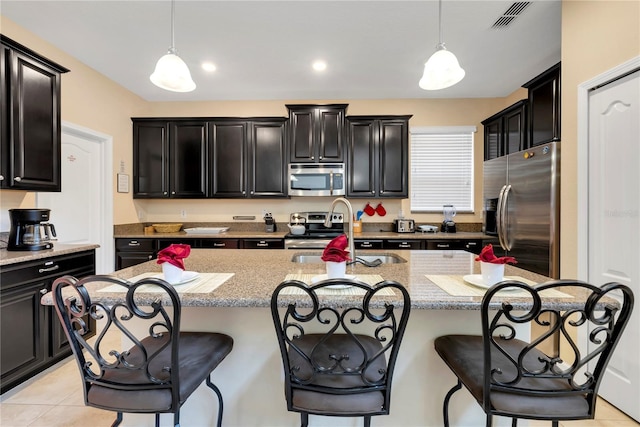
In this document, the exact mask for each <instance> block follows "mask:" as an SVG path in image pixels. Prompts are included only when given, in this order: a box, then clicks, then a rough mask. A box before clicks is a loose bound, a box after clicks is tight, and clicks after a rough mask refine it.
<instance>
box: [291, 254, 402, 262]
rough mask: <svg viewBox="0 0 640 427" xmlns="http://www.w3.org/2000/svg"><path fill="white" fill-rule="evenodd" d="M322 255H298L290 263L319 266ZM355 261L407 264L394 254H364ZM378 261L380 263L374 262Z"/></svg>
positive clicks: (357, 256)
mask: <svg viewBox="0 0 640 427" xmlns="http://www.w3.org/2000/svg"><path fill="white" fill-rule="evenodd" d="M321 257H322V254H316V253H299V254H294V255H293V257H292V258H291V262H296V263H303V264H321V263H323V262H324V261H322V258H321ZM356 259H359V260H362V261H364V262H366V263H378V262H379V263H380V264H400V263H404V262H407V260H406V259H404V258H402V257H401V256H398V255H394V254H366V255H356ZM376 260H380V261H376Z"/></svg>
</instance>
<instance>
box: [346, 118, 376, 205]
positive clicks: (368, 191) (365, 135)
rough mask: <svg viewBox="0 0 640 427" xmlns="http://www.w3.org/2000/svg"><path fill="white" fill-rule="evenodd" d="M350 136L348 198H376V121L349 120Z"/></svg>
mask: <svg viewBox="0 0 640 427" xmlns="http://www.w3.org/2000/svg"><path fill="white" fill-rule="evenodd" d="M348 135H349V136H348V138H349V139H348V141H349V142H348V148H347V150H348V155H347V165H348V168H347V169H348V176H349V179H348V182H347V196H350V197H358V196H360V197H374V196H375V195H376V188H377V183H376V178H377V174H376V169H375V165H376V148H377V147H376V140H377V126H376V123H375V120H373V119H349V121H348Z"/></svg>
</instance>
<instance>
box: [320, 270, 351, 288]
mask: <svg viewBox="0 0 640 427" xmlns="http://www.w3.org/2000/svg"><path fill="white" fill-rule="evenodd" d="M355 278H356V276H354V275H353V274H345V276H344V279H348V280H351V279H355ZM327 279H328V277H327V275H326V274H318V275H317V276H313V277H312V278H311V283H312V284H315V283H318V282H320V281H322V280H327ZM325 287H326V288H328V289H347V288H350V287H351V285H329V286H325Z"/></svg>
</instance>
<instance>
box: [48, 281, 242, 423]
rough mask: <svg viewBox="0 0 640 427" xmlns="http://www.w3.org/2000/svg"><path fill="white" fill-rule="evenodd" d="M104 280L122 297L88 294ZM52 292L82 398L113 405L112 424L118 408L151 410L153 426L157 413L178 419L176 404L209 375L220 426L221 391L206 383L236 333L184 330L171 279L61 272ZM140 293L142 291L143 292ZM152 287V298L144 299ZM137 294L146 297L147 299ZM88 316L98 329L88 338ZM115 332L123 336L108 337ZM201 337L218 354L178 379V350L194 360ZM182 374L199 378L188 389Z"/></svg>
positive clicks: (106, 406) (207, 348)
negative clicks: (108, 299) (106, 299)
mask: <svg viewBox="0 0 640 427" xmlns="http://www.w3.org/2000/svg"><path fill="white" fill-rule="evenodd" d="M105 283H106V284H111V285H114V284H115V285H119V286H121V287H122V289H123V291H125V297H124V299H123V301H122V302H117V303H115V304H113V305H110V306H109V305H106V304H103V303H101V302H98V301H92V300H91V297H90V295H89V292H88V290H87V287H86V285H89V284H105ZM52 292H53V298H54V306H55V309H56V312H57V315H58V318H59V320H60V322H61V323H62V325H63V328H64V331H65V334H66V336H67V339H68V341H69V343H70V345H71V348H72V350H73V354H74V356H75V359H76V361H77V364H78V368H79V369H80V372H81V375H82V379H83V381H82V384H83V390H84V398H85V404H86V405H89V406H94V407H98V408H101V409H106V410H111V411H116V412H117V413H118V415H117V418H116V421H115V422H114V425H118V424H120V422H121V421H122V413H123V412H141V413H154V414H156V425H158V424H159V414H160V413H173V414H174V424H175V425H179V412H180V406H181V405H182V404H183V403H184V401H185V400H186V398H187V397H188V395H189V394H191V392H192V391H193V390H192V389H191V388H193V389H195V387H197V385H198V384H200V383H201V382H202V381H205V380H206V382H207V385H208V386H209V387H210V388H212V389H213V390H214V391H215V393H216V394H217V395H218V399H219V403H220V409H219V412H218V424H219V425H220V423H221V418H222V406H221V404H222V396H221V394H220V391H219V390H218V389H217V387H215V386H214V385H213V384H211V383H210V380H209V373H210V372H211V371H213V369H214V368H215V367H216V366H217V364H218V363H219V362H220V361H221V360H222V359H223V358H224V357H225V356H226V355H227V354H228V353H229V352H230V351H231V348H232V344H233V340H232V339H231V337H228V336H226V335H223V334H215V333H184V334H181V333H180V316H181V304H180V299H179V297H178V294H177V292H176V290H175V289H174V288H173V286H171V285H170V284H168V283H167V282H165V281H164V280H162V279H158V278H144V279H141V280H139V281H137V282H135V283H131V282H128V281H126V280H123V279H119V278H116V277H112V276H104V275H96V276H88V277H85V278H83V279H80V280H78V279H76V278H75V277H72V276H64V277H61V278H59V279H57V280H56V281H55V282H54V284H53V289H52ZM116 292H117V291H116ZM144 293H146V294H147V295H146V298H142V294H144ZM150 294H151V295H153V297H152V298H151V299H152V302H151V304H150V305H149V303H148V301H149V295H150ZM141 301H145V302H144V305H143V303H142V302H141ZM87 317H90V318H92V319H95V320H96V326H97V327H98V328H99V330H98V331H97V333H96V336H95V338H92V339H89V340H86V339H85V338H84V335H85V333H86V332H87V330H88V329H87V327H88V325H87V323H86V321H85V319H86V318H87ZM113 333H116V334H117V338H120V339H117V340H115V341H114V338H113V336H111V337H110V338H107V334H113ZM185 336H186V337H187V340H184V338H185ZM122 338H126V339H122ZM203 340H204V341H203ZM198 341H200V344H202V351H212V352H216V353H218V350H219V354H216V356H215V357H216V358H217V359H219V360H216V361H215V362H207V363H206V366H202V367H201V368H200V369H197V370H196V371H197V372H189V373H187V375H188V376H189V378H184V379H183V378H182V377H181V370H180V365H181V359H180V357H181V356H182V357H183V360H184V358H190V359H192V360H193V359H194V357H195V358H196V359H197V358H198V357H199V356H198V355H197V354H195V353H196V352H197V347H198V344H199V342H198ZM123 347H125V349H123ZM194 350H195V351H194ZM205 357H206V356H205ZM210 357H211V358H214V356H213V355H211V356H210ZM181 379H183V380H185V381H186V382H188V383H190V382H193V380H194V379H195V380H196V381H197V382H196V383H195V385H193V386H192V387H191V386H190V387H189V389H188V390H185V388H184V387H183V388H182V390H181ZM136 400H137V402H136ZM136 405H138V406H136Z"/></svg>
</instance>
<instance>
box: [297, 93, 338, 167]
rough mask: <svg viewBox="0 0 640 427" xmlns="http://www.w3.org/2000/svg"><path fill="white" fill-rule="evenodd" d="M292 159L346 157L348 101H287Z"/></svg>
mask: <svg viewBox="0 0 640 427" xmlns="http://www.w3.org/2000/svg"><path fill="white" fill-rule="evenodd" d="M287 109H288V110H289V126H290V146H291V148H290V156H289V161H290V162H291V163H336V162H343V161H344V139H345V132H344V123H345V113H346V109H347V104H331V105H287Z"/></svg>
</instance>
